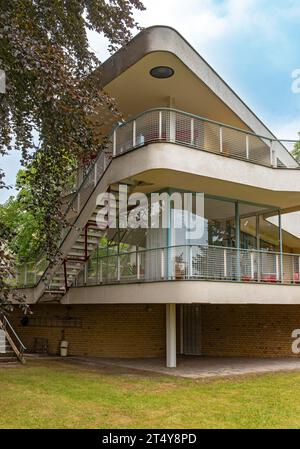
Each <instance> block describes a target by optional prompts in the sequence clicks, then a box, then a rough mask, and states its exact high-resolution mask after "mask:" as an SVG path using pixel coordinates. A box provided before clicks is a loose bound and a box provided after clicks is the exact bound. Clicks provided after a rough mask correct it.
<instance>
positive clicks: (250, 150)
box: [12, 108, 299, 287]
mask: <svg viewBox="0 0 300 449" xmlns="http://www.w3.org/2000/svg"><path fill="white" fill-rule="evenodd" d="M151 142H170V143H177V144H181V145H185V146H189V147H192V148H196V149H199V150H203V151H207V152H211V153H216V154H220V155H223V156H227V157H232V158H238V159H242V160H247V161H249V162H253V163H256V164H261V165H265V166H270V167H273V168H277V167H279V168H282V166H283V164H282V163H281V161H280V160H279V159H278V155H277V151H276V146H277V145H278V144H279V141H278V140H276V139H272V138H269V137H263V136H259V135H256V134H254V133H251V132H248V131H244V130H241V129H238V128H234V127H232V126H229V125H225V124H222V123H219V122H215V121H213V120H209V119H206V118H203V117H197V116H194V115H192V114H189V113H186V112H182V111H177V110H175V109H169V108H159V109H152V110H149V111H145V112H143V113H142V114H140V115H138V116H137V117H135V118H133V119H130V120H128V121H126V122H125V123H119V124H118V125H117V126H116V127H115V128H114V130H113V131H112V133H111V135H110V139H109V144H108V145H107V148H106V151H102V152H101V153H99V156H98V157H97V158H96V160H95V161H94V162H93V163H92V164H91V165H90V167H89V168H88V170H87V172H86V174H85V176H84V177H83V180H82V182H81V184H80V185H79V187H78V188H77V190H76V191H75V192H74V193H73V194H72V196H71V200H70V202H69V203H67V204H65V210H64V217H65V220H66V222H67V223H68V224H67V226H66V227H65V228H64V229H63V232H62V239H61V243H62V242H63V241H64V239H65V238H66V236H67V234H68V233H69V232H70V230H71V229H72V227H73V226H74V224H75V222H76V220H77V217H78V215H79V213H80V211H81V210H82V208H83V206H84V205H85V204H86V202H87V201H88V199H89V197H90V195H91V194H92V192H93V190H94V189H95V187H96V185H97V184H98V182H99V180H100V178H101V177H102V176H103V174H104V172H105V171H106V169H107V167H108V165H109V164H110V162H111V160H112V158H114V157H118V156H120V155H122V154H124V153H126V152H128V151H131V150H133V149H136V148H139V147H142V146H144V145H146V144H149V143H151ZM292 168H299V166H298V165H297V163H296V161H295V166H294V167H292ZM47 267H48V262H47V260H46V258H45V257H41V258H39V259H38V262H34V263H31V262H30V263H26V264H23V266H22V267H19V268H18V278H17V280H16V281H17V282H12V284H13V285H12V286H17V287H25V286H30V287H32V286H34V285H36V284H37V283H38V282H39V281H40V279H41V278H42V277H43V275H44V274H45V272H46V269H47Z"/></svg>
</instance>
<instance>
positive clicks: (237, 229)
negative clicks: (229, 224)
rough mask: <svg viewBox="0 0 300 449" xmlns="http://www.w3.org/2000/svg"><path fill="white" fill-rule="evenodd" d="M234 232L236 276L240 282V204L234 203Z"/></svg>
mask: <svg viewBox="0 0 300 449" xmlns="http://www.w3.org/2000/svg"><path fill="white" fill-rule="evenodd" d="M235 232H236V251H237V252H236V271H237V272H236V275H237V280H238V281H240V280H241V249H240V247H241V243H240V203H239V202H238V201H237V202H236V203H235Z"/></svg>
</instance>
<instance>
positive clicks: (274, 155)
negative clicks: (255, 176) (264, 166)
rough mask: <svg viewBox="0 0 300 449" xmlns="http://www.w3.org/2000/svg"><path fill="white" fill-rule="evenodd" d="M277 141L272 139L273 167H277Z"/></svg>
mask: <svg viewBox="0 0 300 449" xmlns="http://www.w3.org/2000/svg"><path fill="white" fill-rule="evenodd" d="M275 143H276V142H275V141H274V140H272V141H271V156H270V157H271V165H272V167H274V168H276V167H277V156H276V150H275Z"/></svg>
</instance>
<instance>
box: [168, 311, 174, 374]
mask: <svg viewBox="0 0 300 449" xmlns="http://www.w3.org/2000/svg"><path fill="white" fill-rule="evenodd" d="M166 362H167V368H176V304H166Z"/></svg>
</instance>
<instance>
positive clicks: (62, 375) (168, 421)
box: [0, 360, 300, 428]
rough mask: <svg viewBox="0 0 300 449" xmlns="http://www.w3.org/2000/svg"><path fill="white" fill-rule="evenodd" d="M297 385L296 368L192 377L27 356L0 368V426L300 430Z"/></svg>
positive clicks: (297, 373) (299, 403)
mask: <svg viewBox="0 0 300 449" xmlns="http://www.w3.org/2000/svg"><path fill="white" fill-rule="evenodd" d="M299 385H300V373H299V372H289V373H277V374H268V375H260V376H251V377H235V378H231V379H222V380H210V381H203V380H201V381H200V380H198V381H197V380H190V379H182V378H175V377H167V376H161V375H155V374H147V373H142V372H137V371H129V370H124V369H121V368H101V369H97V370H96V369H95V370H92V369H89V368H85V367H79V366H75V365H71V364H65V363H63V362H60V361H55V360H53V361H29V362H28V364H27V365H26V366H24V367H19V368H1V369H0V392H1V396H0V398H1V399H0V428H113V427H114V428H144V427H145V428H150V427H152V428H193V427H196V428H294V427H297V428H299V427H300V389H299Z"/></svg>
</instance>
